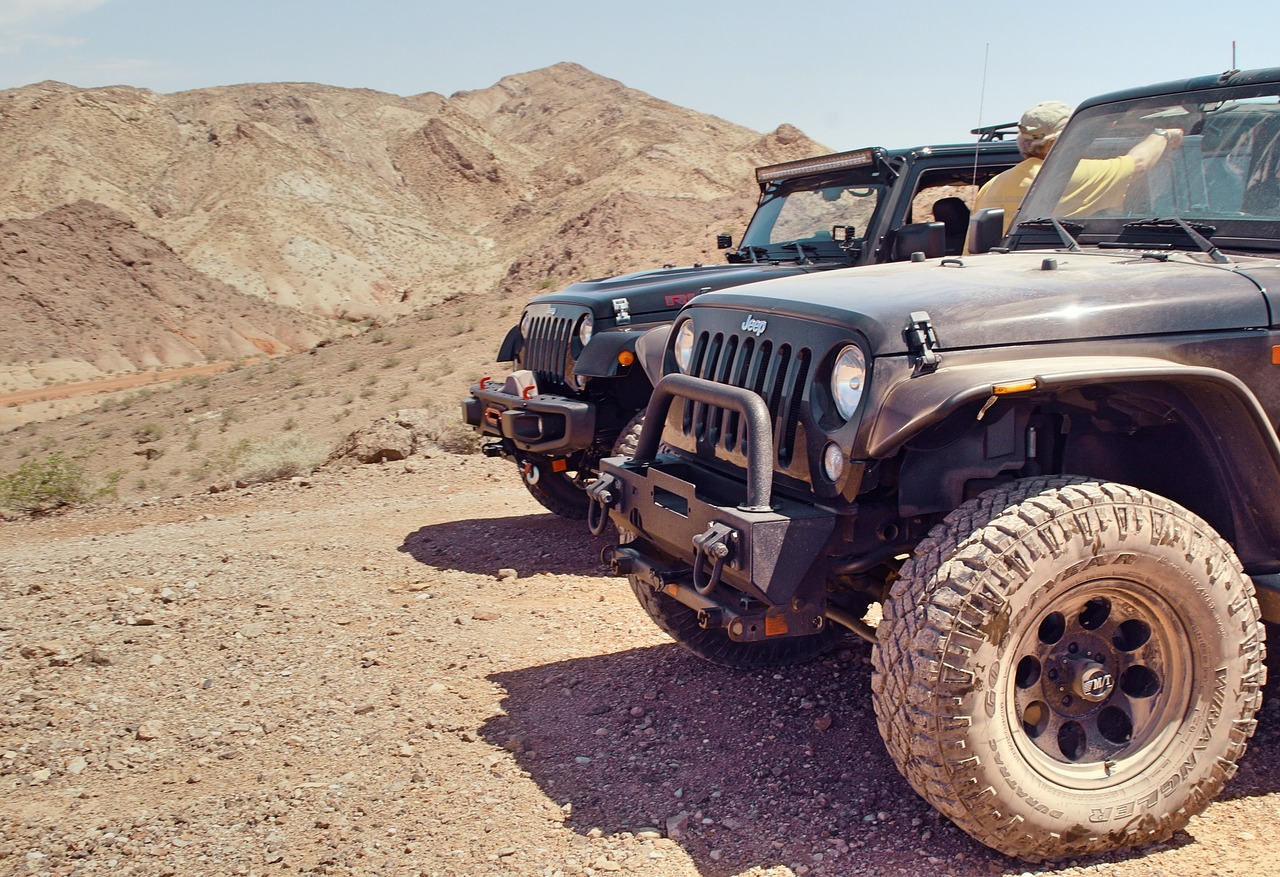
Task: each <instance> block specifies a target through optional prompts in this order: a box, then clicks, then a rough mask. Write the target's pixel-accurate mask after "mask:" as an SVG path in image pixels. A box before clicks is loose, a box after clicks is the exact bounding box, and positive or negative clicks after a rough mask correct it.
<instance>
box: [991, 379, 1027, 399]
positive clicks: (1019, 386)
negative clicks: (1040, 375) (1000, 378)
mask: <svg viewBox="0 0 1280 877" xmlns="http://www.w3.org/2000/svg"><path fill="white" fill-rule="evenodd" d="M1035 388H1036V379H1035V378H1027V379H1026V380H1025V381H1009V382H1008V383H1006V384H995V385H993V386H992V387H991V392H992V394H994V395H996V396H1007V395H1009V394H1010V393H1025V392H1027V391H1028V390H1034V389H1035Z"/></svg>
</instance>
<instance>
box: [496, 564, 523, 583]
mask: <svg viewBox="0 0 1280 877" xmlns="http://www.w3.org/2000/svg"><path fill="white" fill-rule="evenodd" d="M518 578H520V573H518V572H516V571H515V570H514V569H511V568H510V567H503V568H502V569H500V570H498V581H500V582H514V581H515V580H516V579H518Z"/></svg>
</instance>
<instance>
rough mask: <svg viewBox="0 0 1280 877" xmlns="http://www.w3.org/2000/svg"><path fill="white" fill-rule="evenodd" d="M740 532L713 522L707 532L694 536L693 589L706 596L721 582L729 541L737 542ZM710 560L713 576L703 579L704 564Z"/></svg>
mask: <svg viewBox="0 0 1280 877" xmlns="http://www.w3.org/2000/svg"><path fill="white" fill-rule="evenodd" d="M737 539H738V533H737V531H736V530H734V529H733V528H732V527H728V526H725V525H724V524H712V525H711V526H710V527H708V528H707V529H706V532H704V533H699V534H698V535H697V536H694V537H693V589H694V590H695V591H697V592H698V593H699V594H702V595H703V596H706V595H707V594H710V593H711V592H712V591H713V590H715V587H716V585H718V584H719V583H720V573H721V571H722V570H723V569H724V562H725V560H727V559H728V557H729V551H730V548H729V543H731V542H736V541H737ZM708 561H710V563H711V578H709V579H707V580H706V581H703V580H702V569H703V565H704V564H705V563H706V562H708Z"/></svg>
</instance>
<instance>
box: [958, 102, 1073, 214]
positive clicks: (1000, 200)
mask: <svg viewBox="0 0 1280 877" xmlns="http://www.w3.org/2000/svg"><path fill="white" fill-rule="evenodd" d="M1070 116H1071V107H1069V106H1067V105H1066V104H1064V103H1063V102H1062V101H1056V100H1050V101H1041V102H1040V103H1038V104H1036V105H1035V106H1034V107H1032V108H1031V109H1029V110H1027V111H1026V112H1025V113H1023V114H1022V118H1021V119H1020V120H1019V121H1018V151H1019V152H1021V153H1022V155H1023V159H1022V161H1020V162H1018V163H1017V164H1015V165H1014V166H1013V167H1011V168H1009V169H1008V170H1007V171H1004V172H1003V173H999V174H996V175H995V176H994V177H992V178H991V179H989V180H987V182H986V183H985V184H984V185H983V187H982V188H981V189H979V190H978V195H977V197H976V198H974V201H973V212H974V213H977V212H978V211H979V210H981V209H983V208H984V207H1003V208H1004V231H1005V233H1006V234H1008V232H1009V223H1010V221H1012V220H1013V214H1014V213H1015V212H1016V211H1017V209H1018V205H1019V204H1021V203H1022V196H1023V195H1025V194H1026V193H1027V189H1028V188H1029V187H1030V186H1031V181H1032V180H1034V179H1035V178H1036V174H1037V173H1039V172H1040V165H1042V164H1044V157H1045V156H1046V155H1048V154H1049V150H1050V149H1051V148H1053V144H1054V142H1055V141H1056V140H1057V139H1058V135H1059V134H1060V133H1062V129H1063V128H1065V127H1066V125H1067V119H1068V118H1070Z"/></svg>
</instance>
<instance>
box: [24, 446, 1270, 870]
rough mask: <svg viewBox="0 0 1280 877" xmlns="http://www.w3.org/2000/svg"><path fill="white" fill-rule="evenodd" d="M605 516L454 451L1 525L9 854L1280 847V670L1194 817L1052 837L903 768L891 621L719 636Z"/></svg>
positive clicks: (220, 856)
mask: <svg viewBox="0 0 1280 877" xmlns="http://www.w3.org/2000/svg"><path fill="white" fill-rule="evenodd" d="M603 544H604V540H601V539H596V538H593V537H591V536H589V535H588V534H587V533H586V530H585V527H584V526H583V525H582V524H580V523H573V522H566V521H561V520H559V519H557V518H555V517H554V516H551V515H549V514H546V513H544V512H543V511H542V510H541V507H539V506H537V505H536V504H535V503H534V502H533V501H532V500H531V499H530V498H528V497H527V496H526V495H525V494H524V492H523V491H522V490H521V489H520V487H519V484H518V482H517V481H516V478H515V472H514V467H513V466H511V464H509V463H504V462H502V461H494V460H485V459H482V458H478V457H456V456H451V455H447V454H438V455H435V456H432V457H429V458H415V459H413V460H411V461H409V462H408V463H393V464H387V465H384V466H381V467H362V468H359V469H354V470H347V471H340V472H331V473H321V474H318V475H316V476H315V477H314V478H312V479H308V480H306V481H296V482H292V483H287V484H279V485H271V486H259V487H256V488H250V489H245V490H238V491H229V492H225V493H218V494H204V495H198V496H190V497H183V498H178V499H166V500H155V501H151V502H148V503H141V504H133V505H127V506H114V507H108V508H97V509H85V510H79V511H74V512H70V513H67V514H64V515H60V516H55V517H48V518H43V519H37V520H24V521H14V522H7V523H0V607H2V608H0V788H3V789H4V791H5V794H4V796H3V799H0V874H20V875H28V874H31V875H36V874H86V875H88V874H107V873H110V874H112V875H113V877H123V875H189V874H237V875H248V874H289V873H308V874H406V875H408V874H423V875H441V877H444V875H490V874H492V875H531V877H553V875H580V874H583V875H590V874H604V873H611V872H625V873H631V874H639V875H655V877H666V875H671V877H683V875H702V877H729V875H751V877H766V875H767V877H782V875H804V874H807V875H814V877H818V875H844V874H875V875H879V874H883V875H902V874H907V875H916V874H921V875H924V874H929V875H933V874H938V875H956V877H970V875H991V874H1008V875H1021V874H1024V873H1030V874H1040V873H1062V874H1070V875H1074V874H1106V875H1117V877H1121V875H1123V877H1128V875H1167V877H1211V875H1228V874H1239V875H1253V874H1272V873H1276V867H1277V866H1276V862H1277V861H1280V837H1277V835H1276V833H1275V832H1274V831H1273V826H1274V825H1275V824H1276V822H1277V817H1280V733H1278V729H1280V723H1278V722H1277V716H1276V714H1275V713H1276V710H1275V708H1274V707H1275V703H1276V702H1277V701H1276V698H1275V696H1274V691H1273V690H1272V688H1273V687H1274V684H1275V683H1274V682H1273V683H1272V686H1269V687H1268V699H1267V701H1266V706H1264V709H1263V713H1262V716H1261V720H1262V721H1261V725H1260V729H1259V732H1258V734H1257V736H1256V737H1255V740H1254V743H1253V745H1252V747H1251V749H1250V751H1249V753H1248V755H1247V756H1246V757H1245V760H1244V762H1243V764H1242V766H1241V770H1240V773H1239V775H1238V776H1237V778H1236V779H1235V780H1234V781H1233V782H1232V784H1231V785H1230V786H1229V787H1228V789H1227V793H1226V794H1225V795H1224V796H1223V798H1222V799H1220V800H1219V801H1217V802H1216V803H1214V804H1213V805H1211V806H1210V808H1209V809H1208V810H1207V811H1206V812H1205V813H1204V814H1203V815H1202V816H1200V817H1198V818H1196V819H1194V820H1193V821H1192V823H1191V826H1190V827H1189V829H1188V830H1187V831H1186V832H1184V833H1181V834H1179V835H1178V836H1177V837H1175V839H1174V840H1173V841H1172V842H1170V843H1168V844H1163V845H1160V846H1157V847H1154V848H1150V849H1148V850H1145V851H1141V852H1139V853H1132V854H1126V855H1113V856H1104V857H1100V858H1097V859H1091V860H1082V861H1075V862H1066V863H1059V864H1058V865H1057V866H1050V867H1045V866H1037V867H1030V866H1027V865H1026V864H1024V863H1020V862H1017V861H1014V860H1010V859H1007V858H1004V857H1002V856H1000V855H998V854H996V853H993V852H991V851H990V850H988V849H986V848H984V847H982V846H981V845H979V844H977V843H976V842H974V841H972V840H971V839H969V838H968V837H967V836H965V835H963V834H962V833H960V832H959V831H957V830H956V829H955V828H953V827H952V826H951V825H950V824H949V823H948V822H947V821H946V820H945V819H942V818H941V817H939V816H938V815H937V814H935V813H934V812H933V811H932V810H931V809H930V808H929V807H928V806H927V805H926V804H925V803H924V802H922V801H921V800H920V799H918V798H917V797H916V796H915V795H914V794H913V793H912V792H911V790H910V788H909V787H908V786H907V784H906V782H905V781H904V780H902V779H901V778H900V777H899V775H898V774H897V772H896V771H895V769H894V767H893V765H892V764H891V762H890V761H889V758H888V756H887V755H886V754H885V752H884V749H883V747H882V745H881V743H880V740H879V737H878V735H877V732H876V724H875V718H874V716H873V714H872V709H871V701H870V661H869V659H870V653H869V649H868V647H866V646H865V645H864V644H862V643H861V642H859V641H856V640H853V641H850V642H849V643H848V644H847V645H845V646H843V647H841V648H839V649H837V650H836V651H834V652H833V653H831V654H830V655H828V656H827V657H825V658H823V659H821V660H819V661H816V662H814V663H812V664H810V665H807V666H804V667H799V668H790V669H786V670H782V671H778V672H772V671H770V672H757V673H745V672H733V671H729V670H725V669H723V668H719V667H715V666H712V665H710V664H706V663H704V662H702V661H700V660H698V659H696V658H693V657H692V656H690V655H688V654H687V653H685V652H684V651H683V650H682V649H680V648H679V647H677V646H675V645H674V644H672V643H671V642H670V641H669V640H667V639H666V638H665V637H664V636H663V635H662V634H661V633H660V632H659V631H658V630H657V629H656V628H655V627H653V626H652V625H651V624H650V623H649V621H648V620H647V619H646V618H645V617H644V616H643V613H642V612H641V610H640V609H639V607H638V606H637V605H636V604H635V602H634V600H633V598H632V597H631V594H630V591H629V588H628V587H627V586H626V583H625V582H624V581H622V580H620V579H614V578H609V577H607V576H606V575H605V571H604V568H603V567H602V565H601V564H600V562H599V551H600V548H601V547H602V545H603ZM1271 641H1272V643H1273V644H1274V643H1277V642H1280V637H1276V636H1274V635H1273V636H1272V637H1271ZM1273 648H1274V646H1273ZM1271 678H1272V679H1273V680H1276V679H1280V673H1276V672H1274V671H1273V672H1272V673H1271Z"/></svg>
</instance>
